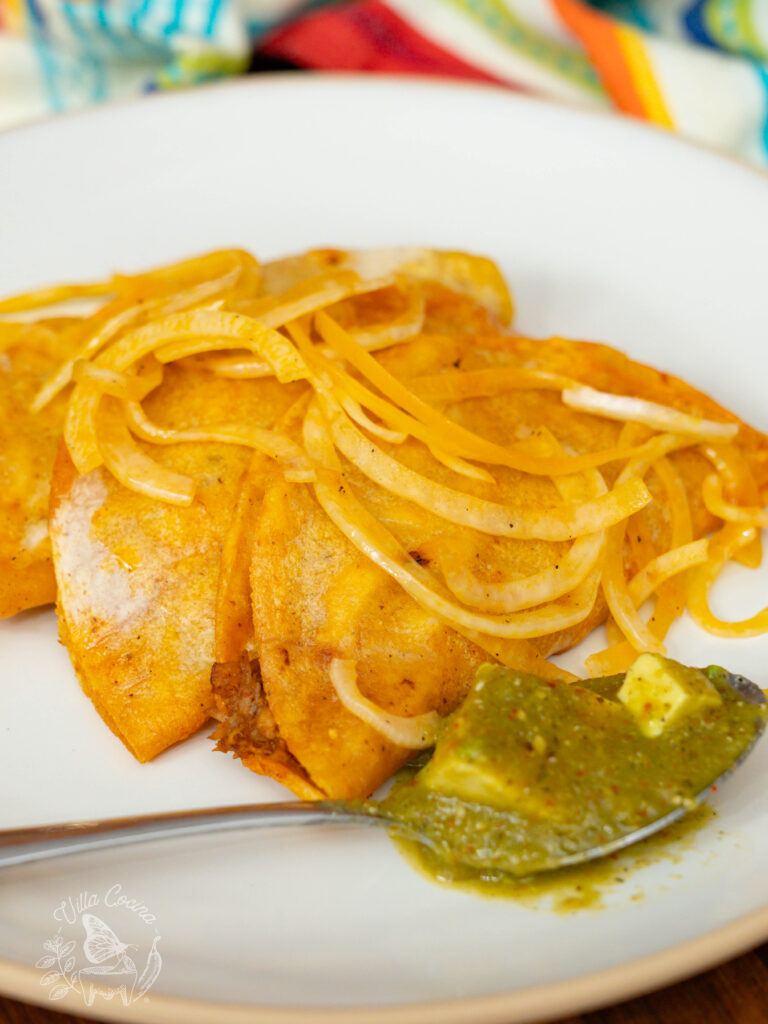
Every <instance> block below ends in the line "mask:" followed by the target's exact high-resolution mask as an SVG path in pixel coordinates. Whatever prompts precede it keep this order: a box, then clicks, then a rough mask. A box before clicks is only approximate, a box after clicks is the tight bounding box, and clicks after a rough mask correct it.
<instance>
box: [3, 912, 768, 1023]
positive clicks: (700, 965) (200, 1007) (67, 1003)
mask: <svg viewBox="0 0 768 1024" xmlns="http://www.w3.org/2000/svg"><path fill="white" fill-rule="evenodd" d="M766 935H768V905H766V906H764V907H762V908H760V909H759V910H755V911H753V912H752V913H751V914H749V915H747V916H746V917H742V918H739V919H738V920H736V921H732V922H731V923H730V924H727V925H723V926H722V927H721V928H716V929H714V930H713V931H710V932H707V933H706V934H705V935H699V936H697V937H696V938H695V939H690V940H689V941H688V942H684V943H681V944H680V945H678V946H673V947H671V948H669V949H664V950H661V951H659V952H657V953H652V954H650V955H648V956H644V957H640V958H639V959H636V960H630V961H628V962H627V963H623V964H619V965H617V966H616V967H610V968H607V969H606V970H603V971H597V972H595V973H593V974H582V975H580V976H578V977H574V978H568V979H566V980H565V981H560V982H556V983H555V984H545V985H536V986H534V987H533V988H522V989H517V990H514V991H510V992H502V993H499V994H496V995H491V996H476V997H470V998H462V999H452V1000H446V1001H442V1000H432V1001H429V1002H420V1003H403V1004H400V1005H393V1006H387V1007H378V1008H374V1007H370V1008H364V1007H338V1006H327V1007H306V1008H305V1007H286V1006H264V1005H261V1006H259V1005H257V1004H244V1003H218V1002H210V1001H205V1000H194V999H184V998H181V997H176V996H151V997H147V999H146V1002H144V1003H133V1004H132V1005H130V1006H127V1007H122V1006H120V1007H115V1008H114V1009H113V1004H112V1002H111V1001H110V1002H109V1003H104V1002H102V1003H101V1004H100V1005H98V1006H97V1005H94V1006H93V1007H86V1006H84V1005H83V1000H82V997H81V996H80V995H79V994H76V993H74V992H72V993H67V995H66V996H65V997H64V998H63V999H61V1000H58V1001H57V1003H56V1010H57V1011H58V1012H62V1011H66V1012H71V1013H74V1014H77V1015H78V1016H81V1017H82V1016H85V1017H93V1018H94V1019H97V1020H104V1021H122V1022H125V1024H188V1022H189V1021H195V1024H272V1022H278V1024H281V1022H282V1024H333V1022H334V1021H338V1020H340V1019H344V1020H346V1021H348V1022H350V1024H352V1022H355V1024H466V1022H467V1021H469V1020H471V1021H472V1024H508V1022H509V1021H510V1020H511V1019H514V1022H515V1024H536V1022H544V1021H547V1020H554V1019H557V1018H559V1017H564V1016H570V1015H572V1014H576V1013H585V1012H588V1011H590V1010H595V1009H598V1008H600V1007H603V1006H608V1005H610V1004H613V1003H620V1002H625V1001H626V1000H628V999H632V998H634V997H635V996H640V995H643V994H645V993H647V992H651V991H654V990H656V989H660V988H664V987H665V986H667V985H671V984H673V983H675V982H678V981H683V980H685V979H686V978H689V977H691V976H692V975H694V974H698V973H700V972H701V971H705V970H707V969H708V968H710V967H714V966H715V965H717V964H719V963H723V962H725V961H727V960H730V959H732V958H733V957H735V956H738V955H739V954H740V953H746V952H747V951H748V950H750V949H752V948H753V947H754V946H756V945H758V944H759V943H760V942H762V940H763V939H764V938H765V936H766ZM0 992H1V993H2V994H3V995H6V996H9V997H10V998H13V999H20V1000H22V1001H25V1002H29V1003H34V1004H35V1005H38V1006H46V1005H48V1004H47V1003H46V1001H45V999H44V998H43V990H41V988H40V972H39V971H38V970H36V969H35V968H33V967H24V966H21V965H16V964H13V963H11V962H10V961H8V960H0ZM512 1015H514V1017H513V1016H512Z"/></svg>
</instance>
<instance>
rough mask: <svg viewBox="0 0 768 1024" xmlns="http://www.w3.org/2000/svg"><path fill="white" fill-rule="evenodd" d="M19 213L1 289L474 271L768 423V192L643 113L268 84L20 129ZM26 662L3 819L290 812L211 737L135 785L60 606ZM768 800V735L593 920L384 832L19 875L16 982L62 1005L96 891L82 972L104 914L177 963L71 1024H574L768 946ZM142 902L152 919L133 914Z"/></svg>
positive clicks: (319, 84) (7, 942)
mask: <svg viewBox="0 0 768 1024" xmlns="http://www.w3.org/2000/svg"><path fill="white" fill-rule="evenodd" d="M0 196H2V202H0V293H7V292H11V291H14V290H17V289H21V288H23V287H26V286H33V285H36V284H39V283H43V282H48V281H60V280H63V279H67V278H81V277H85V278H89V277H94V276H98V275H102V274H105V273H107V272H108V271H111V270H112V269H115V268H121V269H133V268H140V267H144V266H146V265H148V264H154V263H158V262H161V261H165V260H170V259H173V258H174V257H181V256H183V255H185V254H188V253H194V252H196V251H200V250H205V249H209V248H213V247H216V246H225V245H242V246H247V247H249V248H251V249H253V250H254V251H255V252H257V253H258V254H259V255H261V256H264V257H271V256H275V255H278V254H283V253H287V252H291V251H295V250H302V249H306V248H308V247H310V246H316V245H324V244H330V245H339V246H346V247H348V246H376V245H399V244H409V243H423V244H427V245H431V246H442V247H452V248H462V249H469V250H475V251H478V252H482V253H488V254H490V255H492V256H493V257H495V258H496V259H497V260H498V261H499V262H500V263H501V266H502V267H503V269H504V271H505V272H506V273H507V274H508V276H509V279H510V280H511V281H512V282H513V284H514V286H515V290H516V293H517V297H518V300H519V321H518V322H519V326H520V327H521V328H522V329H523V330H526V331H529V332H533V333H535V334H547V333H548V332H561V333H564V334H570V335H575V336H581V337H588V338H592V339H599V340H604V341H608V342H611V343H612V344H614V345H617V346H619V347H621V348H623V349H625V350H626V351H627V352H629V353H631V354H632V355H634V356H637V357H639V358H641V359H643V360H646V361H648V362H650V363H654V364H656V365H658V366H660V367H663V368H664V369H667V370H669V371H672V372H674V373H678V374H681V375H683V376H685V377H686V378H687V379H689V380H690V381H692V382H693V383H695V384H697V385H699V386H700V387H702V388H704V389H706V390H708V391H710V392H711V393H713V394H714V395H716V396H717V397H718V398H719V399H721V400H722V401H723V402H724V403H726V404H727V405H730V406H731V407H733V408H735V409H738V410H739V411H741V412H742V414H743V415H744V416H745V417H746V418H747V419H749V420H751V421H753V422H754V423H755V424H757V425H759V426H762V427H763V428H766V427H768V415H766V412H765V401H764V382H765V380H766V374H767V373H768V354H766V349H765V330H766V325H768V289H766V287H765V260H764V255H763V248H764V238H765V232H766V228H768V181H767V180H766V179H765V178H763V177H762V176H761V175H759V174H757V173H755V172H753V171H750V170H748V169H746V168H744V167H742V166H740V165H738V164H736V163H732V162H729V161H727V160H724V159H722V158H719V157H717V156H714V155H712V154H710V153H708V152H705V151H703V150H699V149H695V148H692V147H689V146H686V145H684V144H682V143H680V142H678V141H676V140H675V139H673V138H671V137H670V136H667V135H665V134H661V133H657V132H654V131H652V130H648V129H646V128H643V127H640V126H638V125H636V124H633V123H631V122H629V121H625V120H619V119H614V118H611V117H607V116H601V115H597V116H595V115H591V114H587V113H581V112H577V111H575V110H570V109H565V108H561V107H554V106H548V105H546V104H542V103H539V102H535V101H530V100H526V99H523V98H520V97H518V96H515V95H512V94H509V93H506V92H502V91H496V90H494V89H486V88H479V87H467V86H454V85H445V84H433V83H424V82H421V81H420V82H416V81H408V80H388V79H381V78H377V79H370V78H368V79H362V78H318V77H311V78H310V77H301V76H295V77H294V76H288V77H284V78H277V79H276V78H265V79H262V80H257V81H251V82H248V81H246V82H243V83H242V84H235V85H226V86H223V87H215V88H210V89H205V90H200V91H197V92H193V93H189V94H179V95H171V96H165V97H158V98H151V99H147V100H142V101H141V102H140V103H136V104H129V105H126V106H122V107H115V108H111V109H106V110H103V111H98V112H95V113H87V114H84V115H80V116H77V117H72V118H65V119H62V120H58V121H53V122H51V123H48V124H43V125H40V126H35V127H31V128H27V129H23V130H19V131H15V132H11V133H9V134H6V135H4V136H3V137H0ZM767 580H768V576H767V575H766V573H764V572H763V573H759V572H758V573H748V572H746V571H736V570H734V571H733V572H732V573H731V575H730V578H729V580H728V581H726V583H725V584H724V586H723V590H722V591H721V592H720V594H719V595H718V598H719V599H721V595H722V593H724V591H725V590H729V591H730V601H729V604H728V606H727V607H728V609H729V612H730V614H731V615H742V614H748V613H750V612H751V611H752V610H754V609H755V608H756V607H758V606H761V605H762V604H764V603H765V595H766V593H768V586H766V582H767ZM761 595H762V597H761ZM0 643H1V644H2V648H1V649H2V658H0V677H2V678H0V693H2V705H3V711H2V718H1V719H0V736H2V741H1V742H0V827H11V826H21V825H25V824H33V823H42V822H48V821H55V820H62V819H73V818H78V817H79V818H83V817H86V818H91V817H99V816H108V815H118V814H129V813H140V812H146V811H153V810H164V809H171V808H182V807H193V806H201V805H207V804H216V803H219V804H225V803H237V802H251V801H258V800H271V799H275V798H279V797H280V796H281V795H282V792H281V790H280V789H279V787H277V786H276V785H274V784H272V783H270V782H268V781H266V780H263V779H259V778H257V777H255V776H253V775H251V774H250V773H248V772H247V771H245V769H243V768H242V767H241V766H239V765H238V764H237V763H235V762H234V761H232V760H231V759H229V758H228V757H224V756H222V755H219V754H216V755H214V754H212V753H211V752H210V747H211V744H210V741H209V740H208V739H206V737H205V734H201V735H199V736H197V737H195V738H194V739H193V740H191V741H190V742H188V743H185V744H183V745H181V746H180V747H178V748H177V749H174V750H171V751H170V752H168V753H167V754H165V755H163V756H162V757H160V758H159V759H158V760H157V761H156V762H155V763H153V764H150V765H145V766H140V765H138V764H136V763H135V762H134V761H133V760H132V758H131V757H130V756H129V755H128V754H127V753H126V751H125V750H124V749H123V747H122V746H121V745H120V743H119V742H118V741H117V740H116V739H114V738H113V736H112V735H111V734H110V733H109V732H108V731H107V729H106V728H105V727H104V726H103V725H102V723H101V721H100V720H99V718H98V717H97V715H96V712H95V711H94V710H93V708H92V707H91V705H90V703H89V702H88V701H87V700H86V698H85V697H84V696H83V695H82V693H81V692H80V690H79V688H78V686H77V684H76V683H75V680H74V677H73V675H72V671H71V669H70V667H69V663H68V660H67V656H66V653H65V652H64V650H63V649H62V648H61V647H59V646H58V644H57V640H56V623H55V618H54V615H53V613H52V612H49V611H46V612H42V613H32V614H27V615H23V616H20V617H19V618H18V619H17V620H14V621H13V622H7V623H3V624H2V625H1V626H0ZM593 643H594V644H596V641H594V642H593ZM671 650H672V653H673V654H677V655H679V656H680V657H681V658H685V659H688V660H691V661H693V662H697V663H700V664H705V663H708V662H712V661H722V662H724V663H725V664H727V665H728V666H729V667H731V668H732V669H733V670H735V671H739V672H743V673H744V674H746V675H750V676H752V677H753V678H754V679H756V680H757V681H758V682H760V683H762V684H764V685H765V684H768V671H767V670H766V664H767V663H768V643H766V642H765V641H764V640H751V641H744V642H742V643H738V644H735V643H734V644H726V643H721V642H716V641H714V640H713V639H710V638H706V637H704V636H702V635H700V634H699V633H698V632H697V631H696V630H695V629H694V627H693V626H692V625H690V624H689V623H683V624H681V625H680V627H679V628H677V629H676V631H675V632H674V634H673V636H672V642H671ZM581 653H582V654H583V652H581ZM579 660H580V657H579V655H577V654H575V653H572V654H571V655H569V657H568V662H569V663H577V662H578V661H579ZM767 783H768V743H766V744H764V745H763V747H762V748H761V749H760V750H759V751H758V752H757V753H756V754H755V756H754V758H753V759H752V760H751V761H750V762H749V763H748V765H747V766H746V767H745V768H744V769H743V770H742V771H741V772H739V774H738V776H737V777H736V778H735V779H734V780H733V781H732V783H731V784H729V785H727V786H726V787H725V788H724V791H723V792H721V793H720V794H718V798H717V804H718V807H719V810H720V816H719V818H718V819H717V821H716V822H715V824H714V825H712V826H710V827H709V828H707V829H706V830H705V831H703V832H701V833H700V834H699V835H698V837H697V839H696V841H695V843H694V844H693V846H692V847H691V848H690V849H688V850H687V851H684V852H683V853H682V854H681V856H680V860H679V862H678V863H673V862H671V861H664V862H661V863H658V864H656V865H654V866H652V867H649V868H647V869H645V870H644V871H642V872H641V873H640V874H638V875H635V876H634V877H633V879H632V880H631V882H630V883H627V884H625V885H624V886H618V887H617V889H616V890H614V891H613V892H612V893H611V894H610V895H609V897H608V902H609V906H608V908H607V909H605V910H603V911H601V912H598V913H581V914H577V915H573V916H570V917H561V916H556V915H553V914H551V913H547V912H543V911H536V910H531V909H525V908H523V907H521V906H518V905H516V904H514V903H504V902H488V901H483V900H480V899H476V898H473V897H471V896H467V895H462V894H460V893H456V892H448V891H445V890H442V889H439V888H437V887H434V886H432V885H430V884H428V883H427V882H425V881H423V880H422V879H421V878H420V877H418V876H417V875H416V874H414V873H412V871H411V870H410V869H409V868H408V867H407V866H406V865H405V864H404V863H403V862H402V861H401V860H400V858H399V857H398V856H397V854H396V853H395V852H394V850H393V849H392V848H391V847H390V845H389V842H388V840H387V838H386V837H385V836H384V835H383V834H378V833H371V834H368V833H363V832H356V831H353V830H342V831H337V832H331V831H326V832H316V833H312V834H307V833H283V834H275V835H274V836H271V837H269V838H263V837H260V838H258V839H257V838H255V837H249V836H243V835H241V836H237V837H231V836H230V837H220V838H213V839H211V838H208V839H205V840H203V839H199V840H194V841H193V840H189V841H183V842H181V841H180V842H176V843H168V844H165V845H155V846H144V847H135V848H133V849H129V850H125V851H121V852H110V853H109V854H98V855H97V854H92V855H88V856H83V857H81V858H69V859H67V860H61V861H58V862H51V863H48V864H42V865H37V866H28V867H25V868H17V869H13V870H8V871H6V872H4V873H3V874H2V875H1V876H0V961H2V962H1V963H0V988H2V989H4V990H5V991H6V992H8V993H9V994H13V995H16V996H18V997H20V998H23V999H27V1000H35V1001H41V1002H45V1001H46V1000H47V997H48V996H49V995H50V994H51V993H52V992H53V991H54V990H55V989H57V987H60V980H59V982H56V983H55V984H54V985H52V986H48V987H41V985H40V979H41V976H42V974H43V971H42V970H40V969H37V968H35V967H34V966H33V965H34V964H35V963H36V961H38V959H39V958H40V957H41V956H42V955H43V942H44V941H45V940H46V939H47V938H50V937H51V936H52V935H53V934H54V933H55V932H56V930H57V928H58V927H59V925H61V927H62V933H63V935H64V936H66V935H69V934H70V933H71V934H72V935H75V932H74V931H72V929H73V928H74V927H75V926H74V925H70V923H69V922H67V921H66V920H57V919H56V918H55V917H54V912H56V908H57V907H59V906H60V904H61V902H62V901H66V900H67V899H69V898H70V897H71V898H72V900H73V903H75V904H77V903H78V894H83V893H87V894H89V895H88V897H87V898H85V897H82V896H80V904H79V908H80V909H79V910H77V911H76V914H75V916H76V917H77V920H78V922H79V924H77V927H78V928H79V929H80V930H79V932H77V934H76V938H75V941H76V942H77V943H78V945H77V947H76V948H75V950H74V953H73V954H72V956H75V957H76V958H77V965H76V967H72V968H71V969H70V974H71V973H72V971H74V970H75V969H79V968H80V967H82V966H83V965H84V964H87V960H86V959H84V956H83V952H84V951H83V948H82V943H83V939H84V938H85V937H87V935H86V931H85V925H84V923H83V912H86V913H93V914H94V915H96V916H99V915H100V916H101V919H102V920H104V921H105V922H106V923H108V924H109V925H110V927H111V930H112V932H113V933H114V934H115V935H118V936H119V938H120V939H121V940H122V941H124V942H133V943H135V945H136V949H135V950H133V951H132V953H131V955H132V956H133V957H134V959H135V962H136V963H137V964H139V969H141V967H142V966H143V965H144V963H145V961H146V959H147V956H148V951H149V946H150V941H151V939H152V937H153V935H154V934H155V932H158V933H159V934H160V935H161V940H160V942H159V945H158V949H159V951H160V952H161V953H162V958H163V967H162V971H161V973H160V975H159V977H158V978H157V980H156V982H155V985H154V987H153V988H152V990H151V993H150V996H149V998H148V999H141V1000H134V1001H133V1002H132V1003H130V1005H128V1006H123V1005H122V1003H121V1002H120V1000H119V997H116V998H115V999H113V1000H112V1001H110V1002H106V1001H104V1000H103V999H101V998H98V997H97V999H96V1002H95V1003H94V1005H93V1006H92V1007H91V1008H90V1009H88V1008H87V1007H84V1005H83V1001H82V997H81V995H80V994H79V992H77V991H74V990H73V989H67V990H66V991H64V992H63V993H62V998H61V1000H60V1001H59V1002H57V1003H56V1004H55V1005H56V1008H59V1009H63V1008H66V1009H69V1010H71V1011H72V1012H74V1013H83V1012H88V1013H91V1014H94V1015H96V1016H98V1017H100V1018H102V1019H103V1018H107V1017H109V1018H110V1019H113V1018H114V1019H125V1020H142V1021H171V1020H174V1021H175V1020H178V1021H182V1020H183V1021H189V1020H205V1021H211V1022H214V1021H215V1022H216V1024H223V1022H226V1021H230V1020H243V1021H245V1020H249V1021H268V1020H269V1021H273V1020H283V1019H291V1020H297V1021H321V1020H322V1021H328V1020H336V1019H338V1017H339V1009H340V1008H344V1009H345V1010H347V1011H348V1013H349V1015H350V1016H349V1019H353V1020H366V1021H369V1020H370V1021H401V1022H408V1024H412V1022H417V1021H425V1022H426V1021H430V1022H439V1021H466V1022H469V1021H472V1022H479V1021H510V1020H512V1019H514V1020H515V1021H516V1022H522V1021H531V1020H542V1019H545V1018H548V1017H553V1016H555V1015H557V1014H564V1013H567V1012H576V1011H578V1010H581V1009H582V1008H585V1007H588V1006H594V1005H597V1004H600V1003H603V1002H607V1001H610V1000H616V999H619V998H625V997H628V996H630V995H632V994H635V993H637V992H639V991H641V990H644V989H647V988H649V987H652V986H655V985H660V984H662V983H664V982H667V981H671V980H673V979H675V978H677V977H680V976H682V975H684V974H686V973H690V972H692V971H694V970H698V969H703V968H704V967H706V966H708V965H709V964H710V963H712V962H714V961H715V960H716V959H718V958H725V957H727V956H729V955H732V954H734V953H736V952H738V951H739V950H741V949H743V948H745V947H747V946H748V945H750V944H752V943H755V942H757V941H759V940H761V939H762V938H764V937H766V936H768V873H767V872H766V870H765V865H766V863H767V862H768V785H767ZM116 885H117V886H119V887H120V889H119V893H121V894H122V895H124V896H127V897H129V898H130V899H133V900H135V901H136V902H137V903H138V904H141V905H143V906H144V907H145V908H148V909H147V910H144V911H142V910H141V909H140V908H139V909H136V906H135V905H134V909H133V910H130V909H129V908H126V906H125V905H123V906H117V907H115V906H114V904H115V902H116V897H117V894H118V890H116V889H114V886H116ZM110 890H111V895H108V893H109V892H110ZM637 894H641V895H642V898H640V899H632V897H633V896H635V895H637ZM89 900H90V901H91V909H90V910H88V908H87V907H85V904H86V903H88V901H89ZM94 900H96V901H98V902H96V903H94V902H93V901H94ZM110 904H112V905H110ZM142 915H143V916H142ZM148 916H153V917H154V918H155V920H154V921H148V920H146V918H147V917H148ZM61 917H62V913H61V912H59V918H61ZM92 927H94V926H93V925H92ZM91 950H92V951H93V947H91ZM66 960H67V956H65V957H64V966H65V967H66ZM65 973H66V972H65ZM118 980H119V979H118ZM52 1005H53V1004H52ZM345 1019H347V1018H345Z"/></svg>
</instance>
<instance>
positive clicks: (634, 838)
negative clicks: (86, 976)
mask: <svg viewBox="0 0 768 1024" xmlns="http://www.w3.org/2000/svg"><path fill="white" fill-rule="evenodd" d="M722 678H723V679H724V681H725V682H726V683H727V684H728V685H729V686H730V687H731V688H732V689H733V690H734V691H735V693H736V694H737V695H738V698H739V700H741V701H744V702H745V703H747V704H753V705H764V704H765V703H766V697H765V694H764V693H763V691H762V690H761V689H760V688H759V687H758V686H757V685H756V684H755V683H753V682H751V681H750V680H749V679H746V678H744V677H743V676H739V675H733V674H731V673H724V674H723V677H722ZM765 725H766V718H765V716H760V717H758V718H756V719H755V734H754V737H753V738H752V739H751V742H750V743H749V744H748V745H747V746H746V747H745V748H744V749H743V751H742V752H741V754H740V755H739V756H738V757H737V758H736V759H735V760H734V761H733V762H732V763H731V764H730V765H728V767H727V768H726V769H725V771H722V772H720V773H719V774H718V776H717V777H716V778H713V779H712V780H711V781H709V782H708V783H707V785H706V786H705V787H704V788H703V789H702V790H701V791H700V792H699V793H698V794H696V795H695V796H694V797H692V798H691V799H689V800H686V802H685V803H684V804H682V805H681V806H680V807H677V808H675V809H674V810H673V811H671V812H670V813H668V814H665V815H663V816H660V817H658V818H656V819H654V820H652V821H649V822H648V823H647V824H645V825H643V826H642V827H641V828H637V829H633V830H632V831H630V832H627V833H626V834H624V835H622V836H619V837H618V838H614V839H612V840H610V841H609V842H605V843H600V844H595V845H592V846H590V847H588V848H586V849H582V850H578V851H576V852H574V853H571V854H566V855H562V856H558V857H557V858H556V859H553V860H551V861H550V862H547V863H544V864H542V865H541V866H537V867H536V868H535V869H533V870H535V871H551V870H556V869H558V868H562V867H571V866H573V865H576V864H582V863H584V862H586V861H590V860H595V859H596V858H599V857H605V856H608V855H609V854H612V853H615V852H617V851H619V850H623V849H625V848H626V847H628V846H631V845H633V844H634V843H638V842H640V841H641V840H643V839H647V838H648V837H649V836H651V835H653V834H654V833H656V832H659V831H660V830H661V829H663V828H666V827H667V826H668V825H671V824H672V823H673V822H675V821H678V820H679V819H680V818H682V817H684V816H685V815H686V814H689V813H690V812H691V811H692V810H694V809H695V808H696V807H697V806H698V805H699V804H700V803H701V802H702V801H703V800H705V799H706V797H707V795H708V794H709V792H710V791H711V789H712V787H713V786H719V785H720V784H721V783H722V782H723V781H724V780H725V779H727V778H728V777H729V776H730V775H732V774H733V772H734V771H735V770H736V769H737V768H738V767H739V766H740V765H741V764H743V762H744V760H745V759H746V758H747V757H748V756H749V754H750V753H751V752H752V750H753V749H754V747H755V744H756V743H757V741H758V740H759V739H760V736H761V735H762V733H763V732H764V730H765ZM315 825H371V826H378V827H384V828H395V829H396V830H397V831H398V832H400V833H401V834H403V835H405V836H406V837H407V838H409V839H416V840H418V841H420V842H423V843H426V844H427V845H430V846H431V845H433V843H432V842H431V840H430V838H429V837H428V836H427V835H424V834H422V833H419V832H418V831H415V830H414V829H412V828H409V827H407V826H406V825H404V824H403V823H402V822H401V821H399V820H398V819H397V818H396V817H394V816H393V815H392V814H390V813H388V811H387V809H386V807H384V806H382V804H381V803H379V802H377V801H374V800H367V801H356V802H355V801H340V800H318V801H304V802H302V801H288V802H285V803H269V804H246V805H240V806H236V807H208V808H203V809H198V810H191V811H171V812H167V813H162V814H149V815H138V816H134V817H125V818H110V819H103V820H100V821H71V822H66V823H62V824H55V825H41V826H34V827H31V828H19V829H8V830H5V831H0V868H2V867H10V866H12V865H17V864H24V863H29V862H31V861H37V860H43V859H47V858H51V857H60V856H64V855H67V854H74V853H78V852H84V851H87V850H97V849H105V848H107V847H113V846H122V845H128V844H131V843H139V842H144V841H148V840H157V839H163V838H170V837H173V836H188V835H201V834H204V833H208V832H224V831H242V830H250V829H267V828H276V827H288V826H293V827H297V826H298V827H302V828H306V827H308V826H315ZM527 873H532V871H531V872H527Z"/></svg>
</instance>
